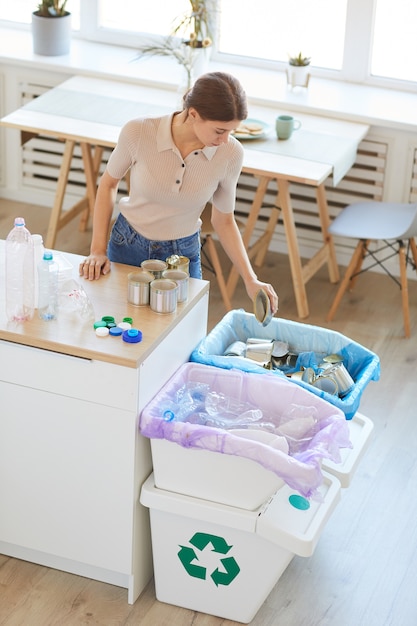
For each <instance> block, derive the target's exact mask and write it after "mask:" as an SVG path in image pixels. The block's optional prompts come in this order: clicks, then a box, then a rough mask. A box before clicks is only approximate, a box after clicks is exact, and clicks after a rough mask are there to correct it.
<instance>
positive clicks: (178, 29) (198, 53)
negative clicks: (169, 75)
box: [139, 0, 213, 88]
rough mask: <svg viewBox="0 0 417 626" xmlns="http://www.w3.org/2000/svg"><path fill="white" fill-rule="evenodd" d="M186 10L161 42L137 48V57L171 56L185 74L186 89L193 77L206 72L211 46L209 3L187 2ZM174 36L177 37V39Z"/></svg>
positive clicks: (210, 2) (207, 1)
mask: <svg viewBox="0 0 417 626" xmlns="http://www.w3.org/2000/svg"><path fill="white" fill-rule="evenodd" d="M189 2H190V11H189V12H187V13H185V14H184V15H182V16H180V17H179V18H178V19H177V20H176V25H175V26H174V28H173V30H172V32H171V34H170V35H169V36H167V37H165V39H163V40H162V42H161V43H157V44H152V43H151V44H147V45H143V46H141V47H140V48H139V57H142V56H145V55H151V56H168V57H172V58H173V59H175V60H176V61H177V63H179V64H180V65H182V66H183V67H184V69H185V72H186V88H189V87H190V86H191V83H192V82H193V80H194V79H195V78H197V77H198V76H200V75H201V74H204V73H205V72H206V71H207V67H208V62H209V60H210V51H211V46H212V43H213V41H212V36H211V28H210V24H211V20H212V16H211V11H212V0H189ZM178 37H181V38H180V39H179V38H178Z"/></svg>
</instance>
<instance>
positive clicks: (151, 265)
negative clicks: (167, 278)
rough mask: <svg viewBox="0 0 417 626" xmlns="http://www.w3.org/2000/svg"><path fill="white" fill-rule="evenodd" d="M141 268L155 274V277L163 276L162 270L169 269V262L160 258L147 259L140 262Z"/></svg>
mask: <svg viewBox="0 0 417 626" xmlns="http://www.w3.org/2000/svg"><path fill="white" fill-rule="evenodd" d="M140 266H141V268H142V269H144V270H145V271H147V272H150V273H151V274H153V276H154V278H162V272H163V271H164V270H166V269H167V267H168V264H167V263H165V261H161V260H160V259H147V260H146V261H142V263H141V264H140Z"/></svg>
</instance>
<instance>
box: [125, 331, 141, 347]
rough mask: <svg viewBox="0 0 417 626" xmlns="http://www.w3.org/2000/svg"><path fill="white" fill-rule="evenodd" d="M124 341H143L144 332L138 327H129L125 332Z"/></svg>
mask: <svg viewBox="0 0 417 626" xmlns="http://www.w3.org/2000/svg"><path fill="white" fill-rule="evenodd" d="M123 341H126V343H139V342H140V341H142V332H141V331H140V330H137V328H129V329H128V330H125V331H124V332H123Z"/></svg>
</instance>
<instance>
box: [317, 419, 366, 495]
mask: <svg viewBox="0 0 417 626" xmlns="http://www.w3.org/2000/svg"><path fill="white" fill-rule="evenodd" d="M347 425H348V428H349V439H350V441H351V443H352V446H353V447H352V448H340V456H341V458H342V462H341V463H334V462H333V461H328V460H324V461H323V463H322V468H323V469H324V470H326V471H327V472H329V474H332V475H333V476H336V477H337V478H338V479H339V480H340V482H341V485H342V487H349V485H350V483H351V480H352V478H353V475H354V473H355V471H356V468H357V467H358V465H359V461H360V460H361V459H362V457H363V455H364V454H365V451H366V450H367V448H368V445H369V442H370V440H371V435H372V432H373V429H374V425H373V423H372V421H371V420H370V419H369V417H365V415H362V414H361V413H356V414H355V416H354V417H353V418H352V419H351V420H348V421H347Z"/></svg>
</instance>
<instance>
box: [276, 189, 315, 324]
mask: <svg viewBox="0 0 417 626" xmlns="http://www.w3.org/2000/svg"><path fill="white" fill-rule="evenodd" d="M278 184H279V186H280V193H279V195H280V203H281V210H282V219H283V222H284V229H285V236H286V239H287V246H288V257H289V261H290V268H291V276H292V283H293V288H294V295H295V301H296V304H297V312H298V316H299V317H300V318H301V319H303V318H305V317H308V315H309V309H308V301H307V292H306V289H305V285H304V277H303V269H302V265H301V258H300V251H299V248H298V240H297V232H296V228H295V221H294V214H293V210H292V205H291V196H290V185H289V182H288V181H287V180H281V179H280V180H279V181H278Z"/></svg>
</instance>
